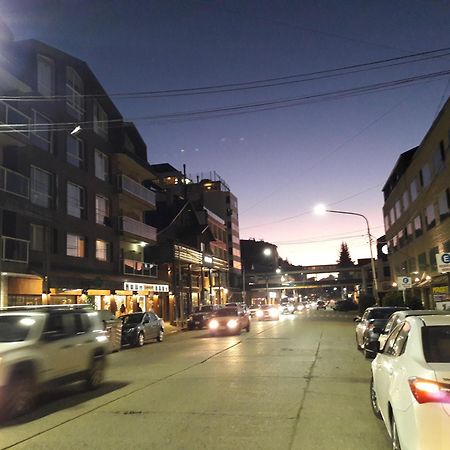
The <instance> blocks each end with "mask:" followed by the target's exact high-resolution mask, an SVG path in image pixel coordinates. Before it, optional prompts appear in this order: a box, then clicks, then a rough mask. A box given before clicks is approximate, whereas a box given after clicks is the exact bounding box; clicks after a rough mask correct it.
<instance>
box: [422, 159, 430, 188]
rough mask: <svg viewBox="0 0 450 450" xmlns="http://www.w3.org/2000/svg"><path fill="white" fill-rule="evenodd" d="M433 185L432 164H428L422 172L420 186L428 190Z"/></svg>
mask: <svg viewBox="0 0 450 450" xmlns="http://www.w3.org/2000/svg"><path fill="white" fill-rule="evenodd" d="M430 183H431V168H430V164H428V163H426V164H425V165H424V166H423V167H422V169H421V170H420V184H421V185H422V186H423V187H424V188H426V187H428V186H429V184H430Z"/></svg>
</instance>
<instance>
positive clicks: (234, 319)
mask: <svg viewBox="0 0 450 450" xmlns="http://www.w3.org/2000/svg"><path fill="white" fill-rule="evenodd" d="M244 328H245V329H246V331H247V332H248V331H250V317H249V315H248V314H247V313H246V312H245V311H244V310H243V309H242V308H239V307H235V306H226V307H224V308H220V309H218V310H217V311H216V312H215V313H214V315H213V316H212V317H211V319H210V321H209V323H208V329H209V332H210V334H211V335H213V336H214V335H217V334H241V331H242V329H244Z"/></svg>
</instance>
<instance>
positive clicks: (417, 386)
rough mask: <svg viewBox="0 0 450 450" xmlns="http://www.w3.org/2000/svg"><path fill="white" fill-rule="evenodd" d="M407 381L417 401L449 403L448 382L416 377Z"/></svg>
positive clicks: (449, 388) (449, 386)
mask: <svg viewBox="0 0 450 450" xmlns="http://www.w3.org/2000/svg"><path fill="white" fill-rule="evenodd" d="M408 381H409V387H410V389H411V392H412V395H414V398H415V399H416V400H417V402H418V403H450V384H445V383H438V382H437V381H433V380H426V379H424V378H416V377H414V378H410V379H409V380H408Z"/></svg>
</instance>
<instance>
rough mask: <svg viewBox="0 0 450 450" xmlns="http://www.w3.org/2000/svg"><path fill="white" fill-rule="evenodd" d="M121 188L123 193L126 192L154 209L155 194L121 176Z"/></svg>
mask: <svg viewBox="0 0 450 450" xmlns="http://www.w3.org/2000/svg"><path fill="white" fill-rule="evenodd" d="M119 187H120V188H121V189H122V192H125V193H127V194H129V195H131V196H132V197H134V198H137V199H138V200H141V201H143V202H144V203H146V204H148V205H151V206H153V207H154V206H155V205H156V195H155V193H154V192H153V191H151V190H150V189H147V188H146V187H145V186H143V185H142V184H139V183H138V182H136V181H134V180H133V179H131V178H130V177H128V176H126V175H120V177H119Z"/></svg>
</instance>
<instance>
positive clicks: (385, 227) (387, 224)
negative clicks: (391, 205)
mask: <svg viewBox="0 0 450 450" xmlns="http://www.w3.org/2000/svg"><path fill="white" fill-rule="evenodd" d="M384 229H385V231H387V230H389V216H387V215H386V216H384Z"/></svg>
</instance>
